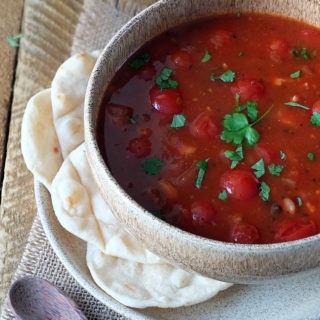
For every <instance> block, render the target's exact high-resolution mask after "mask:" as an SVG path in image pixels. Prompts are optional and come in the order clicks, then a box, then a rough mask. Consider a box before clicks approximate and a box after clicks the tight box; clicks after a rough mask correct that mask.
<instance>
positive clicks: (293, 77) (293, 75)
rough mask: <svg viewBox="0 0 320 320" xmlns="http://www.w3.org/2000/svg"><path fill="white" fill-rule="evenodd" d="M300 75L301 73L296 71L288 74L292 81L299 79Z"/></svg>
mask: <svg viewBox="0 0 320 320" xmlns="http://www.w3.org/2000/svg"><path fill="white" fill-rule="evenodd" d="M300 74H301V71H300V70H298V71H296V72H294V73H291V74H290V78H292V79H295V78H300Z"/></svg>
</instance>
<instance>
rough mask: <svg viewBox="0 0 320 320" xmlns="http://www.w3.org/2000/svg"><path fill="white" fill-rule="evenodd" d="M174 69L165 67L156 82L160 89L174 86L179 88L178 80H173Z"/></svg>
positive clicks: (173, 87)
mask: <svg viewBox="0 0 320 320" xmlns="http://www.w3.org/2000/svg"><path fill="white" fill-rule="evenodd" d="M172 72H173V70H172V69H169V68H163V69H162V71H161V73H160V75H159V76H157V78H156V84H157V85H158V87H159V89H160V90H166V89H169V88H172V89H174V90H176V89H178V86H179V84H178V82H177V81H174V80H171V79H170V77H171V75H172Z"/></svg>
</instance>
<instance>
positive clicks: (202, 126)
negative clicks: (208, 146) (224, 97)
mask: <svg viewBox="0 0 320 320" xmlns="http://www.w3.org/2000/svg"><path fill="white" fill-rule="evenodd" d="M189 129H190V133H191V134H192V135H193V136H194V137H196V138H200V139H204V140H210V139H213V138H215V137H216V136H217V134H218V127H217V125H216V122H215V121H214V120H213V118H212V116H211V115H210V114H209V113H208V112H202V113H200V114H199V115H198V116H197V117H196V118H195V119H194V120H193V121H192V122H191V123H190V126H189Z"/></svg>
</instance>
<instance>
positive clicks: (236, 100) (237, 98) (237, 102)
mask: <svg viewBox="0 0 320 320" xmlns="http://www.w3.org/2000/svg"><path fill="white" fill-rule="evenodd" d="M239 104H240V94H239V93H236V96H235V106H236V107H238V106H239Z"/></svg>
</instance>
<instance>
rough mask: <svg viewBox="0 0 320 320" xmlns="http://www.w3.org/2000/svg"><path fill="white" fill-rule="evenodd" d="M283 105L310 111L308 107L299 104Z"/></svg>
mask: <svg viewBox="0 0 320 320" xmlns="http://www.w3.org/2000/svg"><path fill="white" fill-rule="evenodd" d="M284 105H286V106H291V107H298V108H302V109H305V110H310V108H309V107H307V106H304V105H302V104H300V103H296V102H292V101H290V102H285V103H284Z"/></svg>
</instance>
